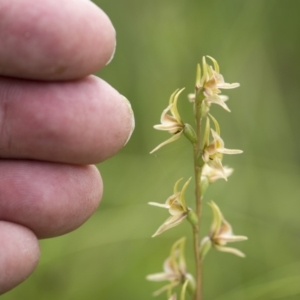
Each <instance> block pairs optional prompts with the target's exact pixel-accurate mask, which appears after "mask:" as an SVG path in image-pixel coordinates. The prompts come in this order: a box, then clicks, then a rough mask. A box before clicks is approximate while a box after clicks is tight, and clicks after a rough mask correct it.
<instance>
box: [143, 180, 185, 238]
mask: <svg viewBox="0 0 300 300" xmlns="http://www.w3.org/2000/svg"><path fill="white" fill-rule="evenodd" d="M181 180H182V178H181V179H179V180H177V182H176V183H175V185H174V193H173V195H171V196H170V197H169V198H168V199H167V201H166V202H165V203H164V204H162V203H157V202H149V203H148V204H150V205H153V206H158V207H163V208H166V209H168V210H169V213H170V215H171V216H170V217H169V218H168V219H167V220H166V221H165V222H164V223H163V224H162V225H161V226H160V227H159V228H158V229H157V231H156V232H155V233H154V234H153V236H152V237H155V236H157V235H159V234H161V233H163V232H164V231H166V230H168V229H170V228H173V227H175V226H177V225H178V224H180V223H181V222H182V221H183V220H184V219H185V218H186V217H187V216H188V214H189V212H190V211H191V209H190V208H188V207H187V206H186V203H185V199H184V193H185V190H186V188H187V186H188V184H189V183H190V181H191V178H190V179H189V180H188V181H187V182H186V183H185V184H184V186H183V188H182V190H181V191H178V185H179V183H180V181H181Z"/></svg>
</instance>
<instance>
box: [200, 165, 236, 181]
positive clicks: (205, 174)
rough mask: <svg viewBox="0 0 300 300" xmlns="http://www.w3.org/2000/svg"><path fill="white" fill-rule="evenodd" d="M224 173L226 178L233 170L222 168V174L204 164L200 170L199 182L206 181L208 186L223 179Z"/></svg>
mask: <svg viewBox="0 0 300 300" xmlns="http://www.w3.org/2000/svg"><path fill="white" fill-rule="evenodd" d="M224 173H225V177H226V178H228V177H229V176H230V175H231V174H232V173H233V169H232V168H228V167H226V166H224V167H223V172H221V171H220V170H216V169H213V168H211V167H210V166H209V165H207V164H205V165H204V167H203V169H202V174H201V181H202V180H207V181H208V183H210V184H211V183H214V182H216V181H217V180H219V179H224V175H223V174H224Z"/></svg>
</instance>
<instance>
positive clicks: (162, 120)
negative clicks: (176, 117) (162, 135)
mask: <svg viewBox="0 0 300 300" xmlns="http://www.w3.org/2000/svg"><path fill="white" fill-rule="evenodd" d="M171 107H172V105H171V104H170V105H169V106H168V107H167V108H166V109H164V110H163V112H162V114H161V116H160V122H161V123H163V122H164V120H165V118H166V115H167V113H168V112H169V110H170V109H171Z"/></svg>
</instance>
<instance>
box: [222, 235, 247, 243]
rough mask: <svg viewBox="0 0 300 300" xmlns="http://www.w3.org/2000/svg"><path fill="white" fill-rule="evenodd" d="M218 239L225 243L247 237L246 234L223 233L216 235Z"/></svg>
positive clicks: (244, 239)
mask: <svg viewBox="0 0 300 300" xmlns="http://www.w3.org/2000/svg"><path fill="white" fill-rule="evenodd" d="M218 239H219V240H222V241H224V242H226V243H231V242H242V241H246V240H248V238H247V237H246V236H243V235H225V234H220V235H218Z"/></svg>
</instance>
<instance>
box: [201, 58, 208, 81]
mask: <svg viewBox="0 0 300 300" xmlns="http://www.w3.org/2000/svg"><path fill="white" fill-rule="evenodd" d="M202 68H203V75H202V78H201V86H204V83H205V82H206V81H207V80H208V70H207V63H206V60H205V56H203V57H202Z"/></svg>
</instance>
